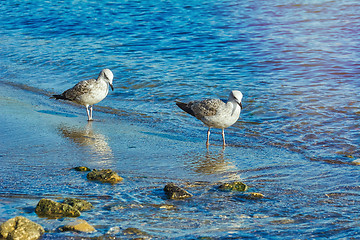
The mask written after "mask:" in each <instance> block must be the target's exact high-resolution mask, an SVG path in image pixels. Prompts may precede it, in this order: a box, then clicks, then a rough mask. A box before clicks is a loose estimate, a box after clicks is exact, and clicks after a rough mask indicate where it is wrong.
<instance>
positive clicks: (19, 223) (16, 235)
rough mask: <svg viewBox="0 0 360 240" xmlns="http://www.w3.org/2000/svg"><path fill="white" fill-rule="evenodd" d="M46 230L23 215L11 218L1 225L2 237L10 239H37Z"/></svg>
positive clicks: (0, 233) (0, 234)
mask: <svg viewBox="0 0 360 240" xmlns="http://www.w3.org/2000/svg"><path fill="white" fill-rule="evenodd" d="M44 232H45V230H44V228H43V227H42V226H40V225H39V224H37V223H34V222H33V221H31V220H29V219H27V218H26V217H22V216H18V217H14V218H11V219H9V220H8V221H6V222H4V223H3V224H1V225H0V237H2V238H4V239H9V240H13V239H14V240H15V239H21V240H36V239H39V238H40V237H41V235H42V234H44Z"/></svg>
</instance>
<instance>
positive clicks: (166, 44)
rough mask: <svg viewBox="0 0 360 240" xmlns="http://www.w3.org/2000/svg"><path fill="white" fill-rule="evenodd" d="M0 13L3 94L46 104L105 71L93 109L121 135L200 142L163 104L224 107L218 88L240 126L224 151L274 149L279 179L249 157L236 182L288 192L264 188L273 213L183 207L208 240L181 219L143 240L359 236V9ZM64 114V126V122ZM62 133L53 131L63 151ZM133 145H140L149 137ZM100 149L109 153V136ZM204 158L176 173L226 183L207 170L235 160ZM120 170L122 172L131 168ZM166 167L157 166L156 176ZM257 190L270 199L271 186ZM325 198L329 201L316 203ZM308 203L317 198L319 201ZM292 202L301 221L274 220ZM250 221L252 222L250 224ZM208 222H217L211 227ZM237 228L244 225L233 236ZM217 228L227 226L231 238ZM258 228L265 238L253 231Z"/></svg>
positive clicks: (173, 5) (40, 9)
mask: <svg viewBox="0 0 360 240" xmlns="http://www.w3.org/2000/svg"><path fill="white" fill-rule="evenodd" d="M0 12H1V14H0V24H1V28H0V42H1V47H0V70H1V73H2V74H1V77H0V81H1V82H2V83H5V84H8V85H9V84H10V85H16V86H22V88H24V86H26V88H35V89H38V91H39V92H42V93H45V94H50V93H61V92H62V91H64V90H65V89H67V88H70V87H72V86H73V85H74V84H75V83H77V82H78V81H80V80H85V79H88V78H94V77H96V76H97V75H98V73H99V72H100V71H101V69H103V68H109V69H111V70H112V71H113V73H114V76H115V79H114V86H115V88H116V90H115V91H114V92H112V93H111V94H110V95H109V96H108V97H107V98H106V99H105V100H104V101H102V102H101V103H99V104H98V105H99V106H103V107H108V108H111V109H112V110H113V111H116V112H121V114H120V115H126V116H127V117H128V118H129V119H130V121H132V122H133V124H138V123H141V124H145V125H146V126H148V127H149V128H150V129H155V130H154V131H155V132H156V134H155V133H151V134H153V135H156V136H160V137H161V138H162V139H165V140H166V139H170V140H171V141H176V140H179V141H185V139H187V140H189V141H190V142H195V143H199V144H200V143H202V142H203V141H204V140H205V137H206V128H205V127H204V126H203V125H202V124H201V122H199V121H197V120H196V119H193V118H191V117H190V116H186V115H185V114H183V113H182V112H181V110H179V109H177V108H176V106H175V105H174V101H175V100H184V101H187V100H193V99H202V98H207V97H218V98H227V96H228V94H229V91H231V90H240V91H242V92H243V94H244V99H243V106H244V109H243V111H242V113H241V119H240V120H239V121H238V122H237V123H236V124H235V125H234V126H232V127H231V128H229V129H227V130H226V134H227V142H228V144H229V146H230V147H231V148H232V149H243V148H244V147H245V148H246V149H257V150H256V151H258V149H262V148H265V149H267V148H271V149H272V148H274V149H278V151H279V153H281V154H279V153H277V154H275V153H274V154H275V155H276V157H275V159H277V160H276V161H279V159H282V161H281V162H277V164H276V166H278V168H274V169H273V168H271V167H270V166H272V163H270V162H271V161H273V160H269V162H266V160H265V163H264V166H263V165H262V163H259V162H256V161H255V162H254V159H251V162H254V163H253V164H254V166H253V170H249V169H247V170H244V171H245V172H247V171H248V172H247V174H248V175H247V177H248V178H249V180H251V172H252V171H255V172H256V173H257V175H256V176H257V177H256V179H258V180H259V183H257V184H258V185H256V184H255V185H256V186H257V187H258V188H259V184H260V182H261V181H260V180H263V181H268V180H269V181H270V182H271V180H270V179H271V178H276V179H277V180H276V181H279V182H282V181H284V182H282V183H283V184H285V183H289V184H290V185H291V189H289V191H288V192H287V191H286V189H285V190H284V188H282V189H281V190H279V189H277V191H280V192H281V194H280V195H281V196H283V197H284V199H282V200H281V201H280V202H277V203H274V202H272V201H269V202H268V201H264V202H262V203H261V204H262V206H254V208H253V209H252V205H251V204H250V205H247V206H246V208H247V209H248V210H249V213H246V214H245V215H246V216H252V218H251V221H246V219H247V218H246V216H244V217H243V218H242V215H241V214H240V215H236V214H235V215H231V214H230V213H229V212H226V213H224V212H222V211H224V209H222V208H221V207H220V206H218V205H217V204H219V203H218V202H217V200H218V199H216V198H215V199H214V200H209V202H207V203H206V204H205V205H209V206H210V205H211V206H212V207H209V209H210V210H208V208H207V206H204V205H202V207H203V208H204V209H202V210H199V209H196V205H197V204H199V203H197V202H196V201H195V202H193V203H188V204H189V205H187V206H186V208H188V209H190V210H189V212H186V211H185V213H182V214H183V216H182V217H183V218H184V219H189V218H190V217H189V215H191V214H192V213H194V215H195V216H194V218H196V219H200V220H201V221H202V222H203V223H204V224H205V222H206V223H208V224H210V225H211V223H214V226H213V228H214V229H220V230H219V231H218V232H217V231H215V230H214V229H212V228H207V229H206V228H205V229H204V232H203V234H200V233H198V232H196V231H193V229H196V226H190V224H189V221H184V225H185V226H182V227H183V232H181V231H180V232H181V233H179V232H177V231H173V230H169V229H171V226H172V224H173V223H172V222H171V221H170V220H171V219H172V220H174V219H177V220H176V221H175V220H174V221H175V222H176V223H177V224H180V223H181V217H178V216H170V217H168V218H166V219H167V220H166V221H164V223H163V225H162V227H161V228H163V229H164V230H163V231H162V230H159V229H157V230H154V231H153V235H155V236H156V235H157V233H158V234H159V236H164V234H165V236H166V232H167V231H169V232H172V233H174V232H176V234H174V235H175V236H177V237H181V236H182V237H184V236H187V237H189V238H191V237H192V236H211V237H258V238H279V239H283V238H284V236H290V238H303V237H301V236H300V237H299V234H300V235H301V233H305V232H307V231H309V229H311V230H310V231H311V232H312V234H313V235H311V234H310V233H308V234H306V235H304V236H305V237H304V238H322V237H327V236H332V237H335V238H342V237H351V236H357V237H359V234H360V233H359V231H360V230H359V220H358V219H359V217H358V214H359V211H358V210H357V208H356V207H355V206H356V205H357V204H358V203H359V199H358V198H359V194H360V193H359V179H360V178H359V176H358V175H359V174H358V171H359V166H357V165H356V164H355V163H356V162H358V161H357V159H358V158H360V150H359V149H360V148H359V144H360V134H359V131H360V121H359V120H360V110H359V109H360V101H359V89H360V81H359V73H360V64H359V62H360V51H359V49H358V46H359V42H360V35H359V32H360V15H359V12H360V3H358V1H351V0H349V1H328V0H307V1H301V2H295V1H291V0H275V1H262V0H260V1H256V0H249V1H239V0H216V1H214V0H210V1H196V0H189V1H186V3H184V2H182V1H172V0H168V1H150V0H149V1H101V2H100V1H62V2H52V1H49V2H45V1H2V2H1V3H0ZM56 104H59V103H56ZM64 109H66V107H64ZM41 111H43V112H41ZM44 111H45V110H40V113H44ZM51 111H53V110H51ZM59 111H61V110H59ZM63 111H64V113H63V116H65V117H68V118H69V119H70V118H72V117H73V114H72V113H69V115H66V114H67V113H66V110H63ZM47 113H49V112H47ZM79 113H81V114H83V115H84V116H82V117H83V118H84V120H85V119H86V115H85V111H84V110H83V109H79ZM94 114H95V115H96V114H97V113H96V108H95V113H94ZM112 117H113V116H111V118H112ZM105 118H106V116H105ZM109 118H110V116H109ZM66 127H67V126H65V127H64V128H65V130H64V128H61V127H59V128H58V129H62V130H59V131H58V134H59V132H60V135H59V136H62V137H63V138H64V139H65V141H66V139H67V138H68V137H67V136H66V134H65V133H66V132H67V130H66ZM70 129H72V128H71V127H70ZM103 129H105V127H104V128H103ZM103 131H105V130H103ZM144 133H145V134H148V135H149V134H150V133H149V130H148V129H146V130H144ZM214 133H215V134H213V135H212V139H211V140H212V142H213V143H214V144H221V137H220V135H218V134H216V130H214ZM167 134H168V135H167ZM111 136H112V135H111ZM106 139H107V141H108V142H110V143H111V142H114V140H112V139H111V137H108V138H106ZM117 140H119V139H117ZM170 140H169V141H170ZM73 144H75V146H78V145H79V143H77V142H76V141H75V142H74V143H73ZM76 144H77V145H76ZM80 145H81V144H80ZM74 148H75V149H76V147H74ZM149 148H150V147H149ZM179 148H180V147H179ZM74 151H76V150H74ZM112 151H113V152H115V150H112ZM118 151H119V150H118ZM149 151H150V150H149ZM179 151H180V150H179ZM271 151H272V150H271ZM271 151H270V152H271ZM214 154H215V155H214V156H210V157H209V158H207V156H206V154H205V155H204V153H203V152H200V153H199V152H197V151H195V153H193V152H191V151H190V152H189V153H188V155H190V156H193V155H195V156H199V157H197V158H196V157H195V158H194V160H190V162H188V163H187V165H185V169H188V171H192V172H195V173H197V174H199V175H197V176H198V177H199V178H204V179H206V178H207V177H208V176H209V175H211V174H213V173H214V171H215V172H216V171H218V172H219V174H221V173H222V172H229V171H231V170H229V166H226V167H224V168H222V167H221V166H220V170H219V169H217V170H216V169H215V170H214V168H212V167H211V166H212V165H211V164H212V163H213V162H214V161H215V162H217V161H218V160H219V159H221V158H222V159H223V161H224V162H228V161H227V160H226V159H230V160H229V161H230V162H235V163H234V164H235V165H236V166H239V165H241V166H242V164H244V162H246V161H245V160H246V158H244V159H239V158H236V150H230V152H227V153H226V154H227V155H225V156H222V153H214ZM219 154H220V156H219ZM244 154H245V153H244ZM246 154H248V155H250V156H251V153H246ZM246 154H245V155H246ZM282 154H283V155H282ZM286 154H290V155H291V157H289V156H287V155H286ZM292 154H295V155H292ZM297 154H299V156H298V155H297ZM159 155H160V156H161V154H159ZM248 155H246V156H248ZM260 155H261V154H260ZM264 155H266V154H264ZM261 156H263V155H261ZM107 158H108V157H105V159H107ZM202 158H205V160H204V159H203V160H201V159H202ZM224 158H225V160H224ZM271 158H272V157H271V156H269V159H271ZM294 158H295V159H297V158H299V159H301V160H299V164H298V165H297V164H296V163H294V162H292V161H295V160H290V159H294ZM199 159H200V160H199ZM214 159H215V160H214ZM234 159H235V160H234ZM260 159H263V157H261V158H260ZM287 159H288V160H287ZM242 161H244V162H242ZM262 161H264V160H262ZM287 161H290V162H291V163H289V162H287ZM199 162H201V163H199ZM295 162H296V161H295ZM129 164H130V166H129V165H127V166H128V168H129V169H130V170H131V171H135V170H136V164H134V166H133V167H131V166H132V165H131V163H130V162H129ZM139 164H142V163H139ZM167 164H168V162H165V163H164V162H158V163H157V166H164V167H165V166H166V165H167ZM172 164H173V168H174V169H175V168H177V167H178V165H177V164H178V163H172ZM217 164H218V163H217ZM170 165H171V164H170ZM282 165H284V169H283V168H281V167H280V166H282ZM110 166H117V165H116V164H114V165H111V164H110ZM146 166H147V167H148V173H145V172H146V171H145V172H144V175H146V174H149V175H156V174H158V171H159V170H158V169H155V167H154V169H153V168H151V164H149V166H148V165H146ZM204 166H208V167H209V168H207V167H204ZM216 167H219V166H218V165H216ZM119 168H120V167H119ZM169 168H170V169H172V168H171V167H169ZM311 168H314V169H315V170H312V171H310V170H309V169H311ZM129 169H128V170H129ZM230 169H231V168H230ZM285 169H286V170H285ZM130 170H129V171H130ZM209 171H210V173H209ZM288 171H289V172H290V173H291V174H290V173H289V172H288ZM125 172H126V171H125ZM160 172H161V170H160ZM174 172H175V171H174ZM155 173H156V174H155ZM180 175H181V174H180ZM179 178H182V179H183V178H184V175H181V176H179ZM268 178H269V179H268ZM190 179H191V177H190ZM192 180H193V179H192ZM255 182H256V181H255ZM296 183H298V184H299V186H296ZM331 183H333V184H334V185H335V186H331ZM147 184H148V183H147ZM140 185H141V184H140ZM145 185H146V184H145ZM150 185H151V184H150ZM260 185H261V184H260ZM270 186H271V188H272V187H273V188H274V191H276V188H277V184H276V183H271V184H270ZM295 186H296V187H295ZM282 187H283V186H282ZM19 188H20V189H21V188H22V186H20V187H19ZM303 188H306V189H307V190H304V189H303ZM264 191H265V190H264ZM267 191H270V190H269V189H267ZM303 191H305V192H303ZM326 191H327V192H326ZM334 191H335V192H336V194H333V195H330V196H332V197H324V196H325V195H324V194H327V193H329V192H330V193H333V192H334ZM343 191H345V193H343ZM5 192H6V191H5ZM21 192H22V191H21V190H19V193H21ZM45 192H46V191H45ZM270 192H271V191H270ZM320 193H321V194H322V195H321V196H322V197H323V198H324V199H319V196H318V195H317V194H320ZM212 194H215V193H212V192H211V191H210V193H209V195H212ZM337 194H338V195H337ZM130 195H131V194H130ZM135 195H136V194H135ZM206 196H207V195H206ZM326 196H328V195H326ZM334 196H335V197H334ZM207 197H208V196H207ZM207 197H206V199H207ZM295 198H298V199H299V198H304V199H305V200H304V202H298V201H299V200H295ZM328 198H330V200H329V199H328ZM201 200H202V201H205V202H206V201H207V200H204V199H201ZM198 201H199V200H198ZM213 201H214V202H213ZM219 201H220V200H219ZM337 201H339V202H337ZM292 202H296V203H294V205H293V207H294V208H297V209H301V210H299V211H296V212H295V213H294V212H292V213H291V214H288V215H287V214H285V213H284V212H281V211H280V210H279V209H283V208H282V207H284V206H287V205H291V204H292ZM324 202H325V203H324ZM329 202H331V203H329ZM238 203H239V201H238V200H237V199H236V198H235V199H233V198H231V199H230V200H229V201H228V202H227V204H230V205H229V208H230V209H235V207H234V206H232V204H235V205H236V204H238ZM336 204H338V205H336ZM185 205H186V204H185ZM192 205H193V206H192ZM200 205H201V204H200ZM277 205H280V206H277ZM273 208H274V209H273ZM191 209H193V210H191ZM194 209H195V210H194ZM219 209H221V210H219ZM255 209H256V210H255ZM261 209H262V210H263V211H260V210H261ZM134 211H135V210H134ZM142 211H145V212H147V214H149V215H151V214H150V213H151V210H148V209H145V210H144V209H143V208H136V211H135V212H136V214H142ZM204 211H205V212H206V211H209V212H207V213H206V214H204ZM276 211H280V212H279V213H278V217H281V216H287V217H289V216H291V219H290V220H289V221H288V219H287V218H286V219H285V220H284V221H282V220H281V221H279V219H275V220H273V219H272V218H275V215H276V214H275V213H274V212H276ZM284 211H286V210H284ZM149 212H150V213H149ZM259 212H263V215H261V216H263V217H258V218H256V217H254V216H255V215H256V214H258V213H259ZM190 213H191V214H190ZM227 214H228V215H227ZM215 216H216V217H218V218H220V219H221V218H223V219H222V220H224V219H225V218H226V219H228V220H229V221H225V220H224V223H222V221H219V222H221V224H220V223H219V224H218V225H217V224H216V223H218V222H217V221H215V220H213V218H214V217H215ZM265 216H266V217H265ZM268 216H270V217H268ZM216 217H215V218H216ZM160 218H161V217H160ZM168 219H170V220H168ZM239 219H243V221H244V223H243V224H242V225H241V224H240V223H239V221H240V220H239ZM264 219H265V220H264ZM139 221H140V220H139ZM153 221H154V222H157V221H155V220H153ZM167 221H169V222H167ZM99 224H100V223H99ZM222 224H223V225H222ZM227 224H230V225H231V224H233V225H234V226H233V228H232V230H229V226H228V225H227ZM105 225H106V224H105ZM168 225H169V226H168ZM180 225H181V224H180ZM200 225H201V224H200ZM239 225H241V226H239ZM264 225H265V226H271V227H265V228H262V227H260V226H264ZM310 226H311V227H310ZM334 226H339V227H335V228H334ZM257 227H259V230H256V229H257ZM222 228H224V229H226V231H225V230H224V231H221V229H222ZM295 228H296V229H295ZM200 229H201V227H200ZM239 229H240V230H239ZM147 230H148V231H151V228H150V230H149V229H147ZM104 231H105V230H104ZM206 231H209V234H207V233H206ZM105 232H106V231H105ZM224 232H225V233H224ZM280 233H281V234H280ZM48 237H49V238H51V236H48Z"/></svg>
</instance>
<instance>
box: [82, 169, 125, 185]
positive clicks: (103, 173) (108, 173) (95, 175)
mask: <svg viewBox="0 0 360 240" xmlns="http://www.w3.org/2000/svg"><path fill="white" fill-rule="evenodd" d="M86 177H87V179H89V180H93V181H100V182H103V183H112V184H114V183H118V182H121V181H122V180H123V178H122V177H120V176H119V175H118V174H117V173H116V172H114V171H112V170H111V169H103V170H96V169H94V170H92V171H91V172H89V173H88V174H87V176H86Z"/></svg>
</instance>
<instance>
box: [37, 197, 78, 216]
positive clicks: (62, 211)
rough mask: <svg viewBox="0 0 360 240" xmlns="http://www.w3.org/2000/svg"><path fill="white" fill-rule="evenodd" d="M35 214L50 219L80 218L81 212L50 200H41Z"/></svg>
mask: <svg viewBox="0 0 360 240" xmlns="http://www.w3.org/2000/svg"><path fill="white" fill-rule="evenodd" d="M35 213H36V214H37V215H38V216H40V217H49V218H61V217H79V216H80V211H79V210H77V209H76V208H74V207H72V206H70V205H68V204H64V203H58V202H55V201H53V200H50V199H41V200H40V201H39V203H38V204H37V206H36V208H35Z"/></svg>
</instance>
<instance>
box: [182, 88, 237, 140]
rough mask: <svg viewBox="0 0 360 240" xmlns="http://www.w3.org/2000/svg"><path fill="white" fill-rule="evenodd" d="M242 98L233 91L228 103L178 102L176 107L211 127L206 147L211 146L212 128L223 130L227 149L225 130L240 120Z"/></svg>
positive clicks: (213, 101)
mask: <svg viewBox="0 0 360 240" xmlns="http://www.w3.org/2000/svg"><path fill="white" fill-rule="evenodd" d="M242 98H243V94H242V93H241V92H240V91H236V90H235V91H231V93H230V95H229V98H228V101H227V102H226V103H225V102H223V101H222V100H220V99H205V100H202V101H191V102H189V103H183V102H176V105H177V106H178V107H179V108H181V109H182V110H184V111H185V112H187V113H189V114H190V115H192V116H194V117H196V118H197V119H199V120H200V121H202V122H203V123H204V124H205V125H206V126H208V127H209V129H208V132H207V140H206V147H209V145H210V144H209V137H210V128H212V127H213V128H220V129H222V138H223V147H225V132H224V129H225V128H227V127H230V126H231V125H233V124H234V123H235V122H236V121H237V120H238V119H239V116H240V112H241V109H242V104H241V100H242Z"/></svg>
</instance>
